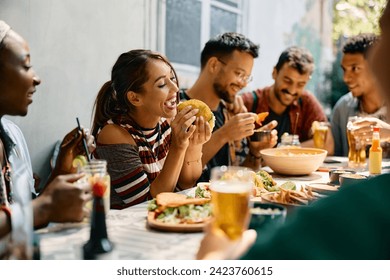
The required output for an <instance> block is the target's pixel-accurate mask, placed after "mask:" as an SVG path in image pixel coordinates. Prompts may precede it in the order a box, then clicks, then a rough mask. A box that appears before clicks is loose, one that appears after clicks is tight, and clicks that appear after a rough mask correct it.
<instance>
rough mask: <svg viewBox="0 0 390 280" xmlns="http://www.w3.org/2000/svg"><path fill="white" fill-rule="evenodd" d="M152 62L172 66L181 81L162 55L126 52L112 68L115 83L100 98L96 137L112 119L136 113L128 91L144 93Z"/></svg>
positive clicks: (108, 84)
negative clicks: (133, 111) (156, 60)
mask: <svg viewBox="0 0 390 280" xmlns="http://www.w3.org/2000/svg"><path fill="white" fill-rule="evenodd" d="M152 59H159V60H162V61H164V62H165V63H166V64H168V65H169V66H170V67H171V69H172V71H173V73H174V75H175V77H176V78H177V75H176V72H175V70H174V69H173V67H172V65H171V64H170V62H169V61H168V60H167V59H166V58H165V57H164V56H162V55H161V54H159V53H156V52H152V51H150V50H143V49H137V50H131V51H129V52H126V53H122V54H121V55H120V56H119V57H118V59H117V61H116V62H115V64H114V66H113V68H112V71H111V80H110V81H108V82H106V83H105V84H104V85H103V86H102V88H101V89H100V91H99V93H98V95H97V97H96V100H95V104H94V117H93V123H92V135H94V136H95V137H97V133H98V131H99V129H100V128H102V127H103V126H104V125H105V123H106V122H107V121H108V120H110V119H112V118H114V117H116V116H119V115H122V114H128V113H129V112H131V111H132V110H134V106H133V105H132V104H131V103H130V102H128V100H127V92H129V91H134V92H137V93H142V92H143V85H144V84H145V83H146V82H147V81H148V79H149V73H148V71H147V65H148V62H149V61H150V60H152ZM176 81H177V79H176ZM177 86H179V85H177Z"/></svg>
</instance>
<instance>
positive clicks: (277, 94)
mask: <svg viewBox="0 0 390 280" xmlns="http://www.w3.org/2000/svg"><path fill="white" fill-rule="evenodd" d="M274 93H275V97H276V99H277V100H279V102H280V103H281V104H282V105H283V106H286V107H287V106H290V105H291V104H292V103H293V102H294V101H295V100H296V99H297V95H295V94H290V93H288V91H287V90H283V89H281V90H278V89H276V88H275V89H274ZM284 95H290V96H293V99H292V101H291V102H290V103H286V102H285V101H284V100H283V98H282V97H283V96H284Z"/></svg>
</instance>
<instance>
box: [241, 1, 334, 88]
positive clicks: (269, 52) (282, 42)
mask: <svg viewBox="0 0 390 280" xmlns="http://www.w3.org/2000/svg"><path fill="white" fill-rule="evenodd" d="M249 2H250V5H249V7H250V8H249V9H248V21H249V22H248V30H247V31H246V32H247V33H246V34H245V35H247V36H248V37H249V38H251V40H252V41H254V42H257V43H260V56H259V58H258V59H257V60H256V62H255V65H254V70H253V76H254V80H253V82H252V83H251V84H250V85H249V87H251V88H252V89H253V88H257V87H263V86H266V85H270V84H272V83H273V80H272V76H271V74H272V69H273V67H274V66H275V65H276V62H277V60H278V58H279V55H280V53H281V52H282V51H283V50H284V49H285V48H287V47H289V46H291V45H299V46H302V47H306V48H307V49H309V50H310V51H311V52H312V53H313V56H314V58H315V64H316V68H317V70H318V72H319V73H321V74H322V73H323V71H324V70H325V68H326V67H328V66H329V64H330V63H331V61H332V60H333V55H332V40H331V32H332V4H333V0H249ZM321 3H323V4H322V5H323V9H324V11H323V14H322V15H321V14H320V12H321V7H320V6H321ZM321 24H322V25H321ZM321 26H322V33H321ZM314 78H315V79H313V81H312V82H311V83H310V84H309V88H310V89H311V90H312V91H314V93H315V94H316V93H317V92H316V88H317V86H318V83H319V82H320V79H321V77H314ZM314 82H316V84H314Z"/></svg>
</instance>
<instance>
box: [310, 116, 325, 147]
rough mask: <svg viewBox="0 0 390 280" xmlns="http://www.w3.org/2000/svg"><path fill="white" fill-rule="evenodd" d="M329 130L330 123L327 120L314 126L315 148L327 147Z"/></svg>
mask: <svg viewBox="0 0 390 280" xmlns="http://www.w3.org/2000/svg"><path fill="white" fill-rule="evenodd" d="M328 130H329V123H327V122H318V125H316V126H315V127H314V131H313V141H314V147H315V148H319V149H324V148H325V143H326V139H327V138H328Z"/></svg>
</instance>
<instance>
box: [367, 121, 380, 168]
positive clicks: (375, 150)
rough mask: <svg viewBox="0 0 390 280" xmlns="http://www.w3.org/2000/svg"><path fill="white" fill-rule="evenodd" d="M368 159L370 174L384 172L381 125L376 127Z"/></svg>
mask: <svg viewBox="0 0 390 280" xmlns="http://www.w3.org/2000/svg"><path fill="white" fill-rule="evenodd" d="M368 161H369V164H368V170H369V172H370V174H372V175H375V174H381V173H382V147H381V143H380V135H379V127H374V133H373V135H372V145H371V147H370V153H369V158H368Z"/></svg>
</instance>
